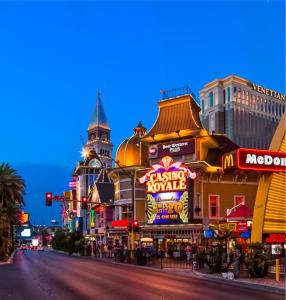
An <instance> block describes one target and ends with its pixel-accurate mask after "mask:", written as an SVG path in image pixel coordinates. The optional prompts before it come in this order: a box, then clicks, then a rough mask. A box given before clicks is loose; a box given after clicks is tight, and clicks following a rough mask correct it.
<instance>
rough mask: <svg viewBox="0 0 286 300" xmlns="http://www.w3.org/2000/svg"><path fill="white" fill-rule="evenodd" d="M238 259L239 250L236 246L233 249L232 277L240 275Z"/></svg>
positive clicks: (239, 255)
mask: <svg viewBox="0 0 286 300" xmlns="http://www.w3.org/2000/svg"><path fill="white" fill-rule="evenodd" d="M240 259H241V251H240V249H239V248H238V247H237V246H236V247H235V249H234V270H233V271H234V272H233V273H234V278H239V275H240Z"/></svg>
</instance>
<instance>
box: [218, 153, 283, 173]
mask: <svg viewBox="0 0 286 300" xmlns="http://www.w3.org/2000/svg"><path fill="white" fill-rule="evenodd" d="M222 168H223V169H224V170H228V169H232V168H237V169H241V170H255V171H266V172H285V171H286V153H285V152H281V151H270V150H258V149H247V148H239V149H237V150H236V151H233V152H230V153H227V154H225V155H223V157H222Z"/></svg>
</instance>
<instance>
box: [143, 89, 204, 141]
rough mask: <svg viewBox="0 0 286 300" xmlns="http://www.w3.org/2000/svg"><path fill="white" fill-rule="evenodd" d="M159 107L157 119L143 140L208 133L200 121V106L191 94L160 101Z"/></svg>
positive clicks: (168, 138) (159, 139)
mask: <svg viewBox="0 0 286 300" xmlns="http://www.w3.org/2000/svg"><path fill="white" fill-rule="evenodd" d="M158 107H159V113H158V117H157V120H156V122H155V124H154V125H153V127H152V128H151V130H150V131H149V132H148V133H147V134H146V135H144V136H143V138H142V140H143V141H146V142H149V143H152V142H158V141H165V140H170V139H178V138H183V137H196V136H205V135H206V134H207V133H206V130H205V129H203V127H202V124H201V121H200V117H199V112H200V107H199V105H198V104H197V103H196V101H195V100H194V98H193V97H192V95H191V94H187V95H183V96H178V97H174V98H171V99H166V100H162V101H159V102H158Z"/></svg>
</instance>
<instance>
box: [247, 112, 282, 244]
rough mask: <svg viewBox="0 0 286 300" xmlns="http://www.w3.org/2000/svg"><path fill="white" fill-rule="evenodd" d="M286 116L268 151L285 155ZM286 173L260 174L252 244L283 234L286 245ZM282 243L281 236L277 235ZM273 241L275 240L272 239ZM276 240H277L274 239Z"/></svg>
mask: <svg viewBox="0 0 286 300" xmlns="http://www.w3.org/2000/svg"><path fill="white" fill-rule="evenodd" d="M285 125H286V114H285V113H284V115H283V116H282V118H281V120H280V123H279V125H278V127H277V129H276V132H275V134H274V136H273V139H272V142H271V144H270V148H269V150H272V151H282V152H284V153H286V130H285ZM285 184H286V173H285V171H284V173H283V172H273V173H265V174H262V175H261V177H260V180H259V185H258V190H257V195H256V201H255V207H254V214H253V227H252V235H251V241H252V242H262V241H266V239H263V235H264V236H265V238H267V237H268V238H269V235H272V236H271V237H275V235H277V234H284V242H283V243H284V244H285V243H286V238H285V233H286V191H285ZM279 237H280V241H281V243H282V240H283V239H282V236H281V235H279ZM274 240H275V239H274ZM276 240H277V239H276Z"/></svg>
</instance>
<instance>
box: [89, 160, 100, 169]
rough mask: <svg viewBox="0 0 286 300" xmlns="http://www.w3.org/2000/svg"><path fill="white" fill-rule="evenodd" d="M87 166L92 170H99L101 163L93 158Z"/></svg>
mask: <svg viewBox="0 0 286 300" xmlns="http://www.w3.org/2000/svg"><path fill="white" fill-rule="evenodd" d="M88 165H89V167H92V168H101V163H100V161H99V160H98V159H97V158H93V159H92V160H91V161H90V162H89V164H88Z"/></svg>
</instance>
